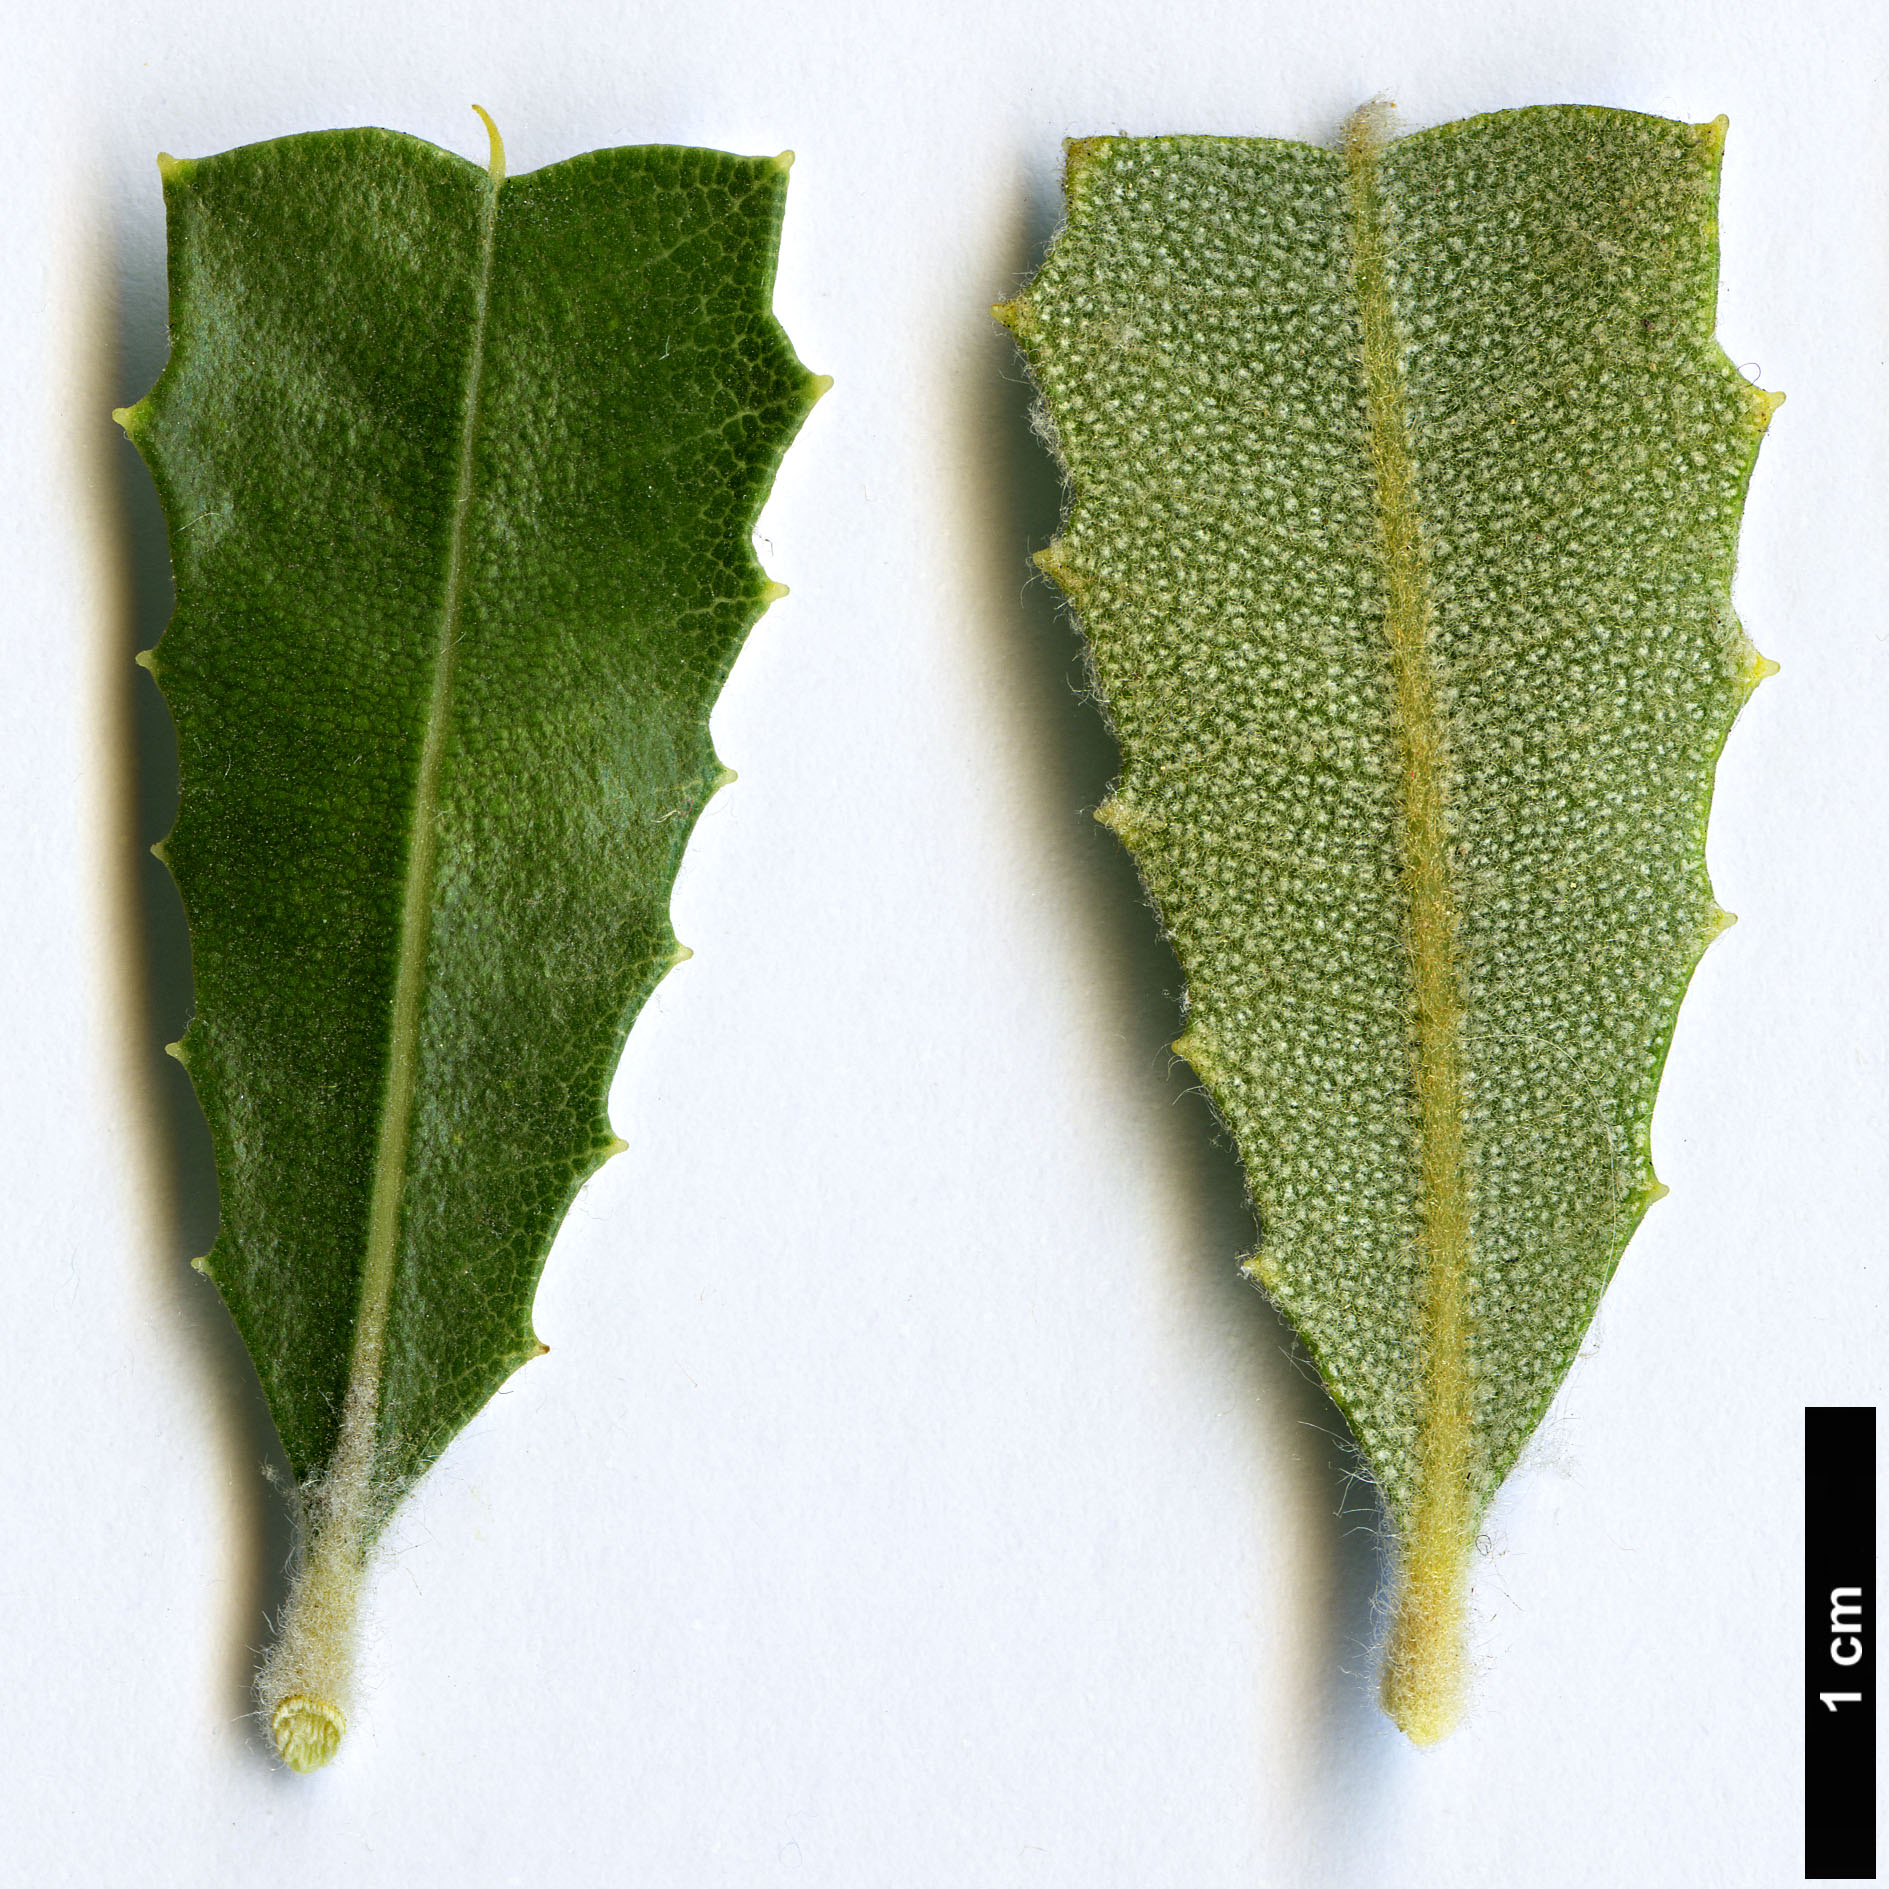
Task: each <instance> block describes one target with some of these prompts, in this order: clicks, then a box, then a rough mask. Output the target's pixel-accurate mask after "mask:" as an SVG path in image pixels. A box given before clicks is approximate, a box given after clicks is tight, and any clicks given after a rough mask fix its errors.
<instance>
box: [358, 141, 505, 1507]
mask: <svg viewBox="0 0 1889 1889" xmlns="http://www.w3.org/2000/svg"><path fill="white" fill-rule="evenodd" d="M495 149H496V144H495ZM497 162H498V160H497V159H496V158H495V162H494V170H493V171H492V172H489V173H488V175H487V181H486V188H485V204H484V211H483V215H482V218H481V224H480V233H479V240H480V255H479V274H478V281H477V285H476V289H475V294H474V302H473V319H472V336H471V342H470V346H469V348H468V355H467V363H466V381H465V391H464V394H463V396H462V399H461V407H460V438H459V464H458V467H457V470H456V472H455V475H454V489H453V510H452V523H451V526H450V528H449V531H448V536H447V552H446V581H445V586H444V591H443V594H442V597H441V601H440V615H439V637H438V641H437V643H436V645H435V647H434V653H433V679H432V688H431V691H430V694H429V697H428V701H427V710H426V735H425V739H424V742H423V744H422V747H421V750H420V770H419V776H418V779H417V781H416V782H415V785H414V794H413V812H412V822H411V840H410V844H409V848H408V853H407V871H406V879H405V883H404V885H403V887H402V890H401V905H400V960H399V967H398V970H397V973H396V976H395V981H394V1001H393V1027H392V1031H391V1034H390V1038H389V1043H388V1052H387V1081H386V1086H385V1089H384V1092H383V1093H384V1097H385V1099H384V1102H383V1104H382V1110H381V1121H380V1139H379V1146H378V1148H377V1149H376V1152H375V1157H374V1187H373V1194H372V1198H371V1203H370V1206H369V1210H368V1226H367V1245H366V1249H365V1252H364V1255H363V1263H362V1269H361V1290H360V1297H359V1299H358V1301H357V1307H356V1311H355V1319H354V1341H353V1345H352V1347H351V1349H350V1352H349V1358H348V1386H347V1396H346V1403H345V1405H344V1414H343V1421H342V1434H341V1438H340V1442H339V1446H338V1448H337V1450H336V1458H337V1463H336V1467H337V1470H341V1471H343V1476H342V1479H343V1480H346V1479H347V1475H346V1472H347V1471H352V1472H354V1474H356V1475H358V1476H360V1477H361V1478H362V1486H361V1488H360V1494H361V1495H362V1496H364V1497H365V1496H367V1495H368V1494H369V1491H368V1490H367V1488H366V1486H365V1481H366V1478H367V1476H368V1473H369V1472H370V1470H371V1459H372V1454H373V1438H374V1433H375V1430H376V1428H377V1427H378V1419H379V1408H378V1406H379V1401H380V1380H381V1372H382V1364H383V1359H384V1350H385V1341H386V1332H387V1314H388V1308H389V1306H390V1304H391V1301H392V1295H393V1278H394V1266H395V1262H396V1260H397V1259H398V1256H399V1241H400V1221H401V1211H400V1210H401V1200H402V1196H403V1194H404V1193H405V1191H406V1178H407V1154H408V1150H409V1148H410V1146H411V1142H412V1133H413V1110H414V1100H415V1095H416V1093H417V1089H418V1081H419V1060H420V1057H419V1038H420V1013H421V1004H422V997H423V994H424V989H425V982H426V961H427V954H428V950H429V947H430V945H431V941H432V930H433V879H434V868H435V865H436V862H437V858H438V851H439V835H438V812H439V777H440V769H441V765H442V762H443V758H444V755H445V748H446V729H447V723H448V721H449V719H450V714H451V708H452V691H453V672H454V668H455V658H456V654H457V648H458V641H459V621H460V610H461V604H462V602H463V599H464V595H465V583H466V552H465V541H466V519H467V515H468V513H469V511H470V509H471V502H472V468H473V453H474V443H475V440H476V438H477V434H478V424H479V397H480V392H481V389H482V384H483V381H484V376H485V330H486V313H487V309H488V307H489V305H490V301H491V288H492V258H493V252H494V249H495V239H496V236H497V230H498V203H499V192H500V191H501V190H502V188H503V187H504V178H503V174H502V172H499V171H498V170H497Z"/></svg>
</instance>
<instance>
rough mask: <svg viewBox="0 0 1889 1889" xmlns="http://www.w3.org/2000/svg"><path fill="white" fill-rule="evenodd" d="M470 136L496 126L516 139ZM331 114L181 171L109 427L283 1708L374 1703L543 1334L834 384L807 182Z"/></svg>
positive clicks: (221, 1282)
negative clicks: (359, 1692) (496, 1400)
mask: <svg viewBox="0 0 1889 1889" xmlns="http://www.w3.org/2000/svg"><path fill="white" fill-rule="evenodd" d="M488 125H489V120H488ZM492 147H493V159H492V163H491V164H490V166H489V167H487V168H483V169H482V168H480V167H479V166H476V165H473V164H470V163H468V162H466V161H465V160H464V159H462V158H459V157H457V156H454V155H452V154H451V153H448V152H446V151H442V150H439V149H437V148H436V147H434V146H432V145H428V144H425V143H423V142H421V141H419V140H417V139H414V138H408V137H402V136H399V135H397V134H394V133H390V132H385V131H375V130H364V131H346V132H323V133H317V134H313V135H309V136H302V137H291V138H284V139H281V140H278V141H276V142H273V143H268V144H261V145H253V146H248V147H245V148H243V149H240V150H235V151H229V152H226V153H224V154H222V155H221V156H218V157H213V158H208V159H204V160H201V161H197V162H178V161H175V160H171V159H166V160H163V171H164V188H165V199H166V205H167V210H168V215H169V224H170V289H171V331H172V350H171V357H170V361H169V363H168V365H167V366H166V368H165V370H164V372H163V374H162V376H161V377H160V379H159V381H158V383H157V385H156V387H155V388H154V389H153V390H152V392H151V393H150V394H149V395H148V396H147V397H146V398H145V400H143V401H142V402H141V403H140V404H139V405H138V406H137V407H136V408H134V409H132V410H131V411H130V412H129V413H128V414H126V415H123V416H121V417H122V418H123V419H124V420H125V423H126V425H127V428H128V430H129V431H130V433H131V435H132V437H133V439H134V440H135V441H136V442H137V444H138V446H139V449H140V450H141V451H142V452H143V454H144V456H145V458H146V460H147V461H148V463H149V464H150V467H151V470H152V473H153V475H154V477H155V479H156V482H157V485H158V490H159V493H160V496H161V498H162V500H163V504H164V508H165V513H166V517H167V519H168V521H169V525H170V533H171V546H172V559H173V564H174V568H175V572H176V580H177V609H176V614H175V616H174V618H173V620H172V623H171V626H170V628H169V630H168V631H167V632H166V634H165V636H164V639H163V641H162V644H161V645H160V647H159V649H158V651H157V652H156V654H155V656H154V658H152V659H149V660H150V661H151V666H152V667H153V669H154V671H155V673H156V675H157V677H158V680H159V683H160V686H161V687H162V689H163V691H164V695H165V698H166V700H167V702H168V703H169V705H170V708H171V712H172V714H173V716H174V717H175V719H176V723H177V729H178V740H179V750H180V767H181V774H182V798H181V803H180V808H179V813H178V817H177V823H176V827H175V830H174V832H173V833H172V835H171V837H170V839H169V840H168V841H167V842H166V846H165V849H164V851H165V857H166V858H167V860H168V862H169V864H170V865H171V868H172V870H173V872H174V873H175V875H176V877H177V881H178V885H179V887H180V889H181V891H182V894H183V899H184V904H185V909H186V912H187V914H188V917H189V920H190V928H191V948H192V955H193V962H194V968H195V976H196V990H197V1010H196V1016H195V1019H194V1021H193V1022H192V1024H191V1026H190V1029H189V1031H188V1033H187V1035H186V1037H185V1039H184V1042H183V1044H182V1046H181V1051H180V1053H181V1054H182V1056H183V1058H184V1060H185V1061H186V1063H187V1065H188V1067H189V1069H190V1072H191V1075H192V1078H193V1080H194V1082H195V1084H196V1087H197V1092H198V1095H199V1097H200V1099H201V1100H202V1103H203V1107H204V1110H205V1113H206V1115H207V1116H208V1118H209V1122H210V1127H211V1133H212V1138H213V1141H214V1144H215V1149H216V1159H217V1177H218V1183H219V1187H220V1191H221V1199H222V1226H221V1231H220V1233H219V1236H218V1239H217V1242H216V1245H215V1248H214V1249H213V1251H212V1252H211V1253H210V1255H209V1256H208V1258H207V1259H206V1260H205V1261H203V1262H201V1263H202V1265H203V1267H204V1269H205V1270H206V1271H207V1272H208V1273H209V1274H210V1276H211V1278H212V1279H214V1280H215V1282H216V1285H217V1287H218V1289H219V1291H220V1292H221V1293H222V1295H223V1298H224V1300H225V1301H226V1303H227V1304H228V1305H229V1308H230V1310H231V1312H232V1313H233V1314H234V1316H235V1319H236V1322H237V1324H238V1326H239V1328H240V1329H241V1331H242V1334H243V1337H244V1339H245V1341H246V1343H247V1344H248V1347H249V1350H250V1352H251V1355H252V1356H253V1357H254V1359H255V1361H256V1367H257V1370H258V1371H259V1373H260V1374H261V1377H262V1382H263V1387H264V1390H265V1392H266V1393H267V1396H268V1400H269V1405H270V1409H271V1411H272V1413H273V1414H274V1417H275V1420H276V1423H277V1426H278V1428H279V1430H280V1432H281V1435H282V1440H283V1444H284V1446H285V1448H286V1450H287V1453H288V1456H289V1460H290V1463H291V1465H292V1466H293V1468H294V1472H295V1475H296V1477H297V1480H298V1483H299V1485H300V1491H301V1496H302V1501H303V1506H304V1510H305V1519H306V1525H307V1540H306V1547H305V1553H304V1557H303V1560H302V1564H301V1568H300V1571H299V1573H298V1575H297V1577H296V1583H295V1587H294V1590H293V1592H292V1596H291V1603H290V1608H289V1617H288V1619H287V1621H286V1623H285V1625H284V1627H283V1629H282V1632H281V1634H280V1635H279V1638H278V1642H277V1646H276V1649H275V1652H274V1653H273V1654H272V1656H271V1660H270V1663H269V1665H268V1667H267V1668H266V1669H265V1673H264V1681H263V1691H264V1702H265V1705H266V1707H267V1708H268V1709H269V1711H270V1712H271V1714H272V1717H273V1720H274V1724H275V1729H276V1733H277V1738H278V1743H279V1744H280V1745H281V1747H282V1750H283V1752H284V1755H285V1756H286V1757H287V1758H288V1759H289V1761H290V1762H291V1763H293V1764H295V1765H296V1766H297V1767H298V1768H308V1767H310V1766H312V1765H313V1764H317V1763H321V1762H325V1760H326V1758H327V1756H329V1755H330V1754H331V1753H332V1751H333V1748H334V1744H335V1741H336V1739H338V1737H339V1735H340V1731H341V1728H342V1726H343V1725H344V1724H345V1716H346V1697H347V1687H348V1672H349V1664H350V1660H351V1650H350V1642H351V1635H352V1619H353V1613H354V1607H355V1601H356V1596H357V1593H358V1588H359V1584H360V1579H361V1571H362V1568H363V1565H364V1559H365V1556H366V1554H367V1552H368V1550H369V1548H370V1546H371V1544H372V1542H373V1540H374V1538H375V1536H376V1534H377V1533H378V1532H379V1530H380V1528H381V1527H382V1525H383V1524H384V1522H385V1520H386V1518H387V1516H388V1514H389V1513H390V1512H391V1510H392V1508H393V1507H394V1505H395V1504H396V1503H397V1502H398V1501H399V1499H400V1497H401V1496H402V1494H403V1493H404V1492H405V1491H406V1490H407V1489H408V1488H409V1487H410V1486H411V1484H412V1482H413V1480H414V1479H415V1477H417V1476H418V1475H419V1474H420V1473H421V1472H422V1471H423V1470H424V1469H425V1468H426V1466H427V1465H428V1464H429V1463H430V1462H431V1461H432V1460H433V1459H434V1458H435V1457H436V1456H437V1455H438V1454H439V1452H440V1450H441V1449H442V1448H443V1447H444V1446H445V1444H446V1443H447V1441H448V1440H449V1439H450V1438H451V1437H452V1436H453V1435H454V1434H455V1433H456V1432H457V1431H458V1430H459V1429H460V1428H461V1427H462V1426H463V1425H464V1424H465V1423H466V1422H467V1421H468V1420H469V1419H470V1418H471V1416H472V1415H473V1413H474V1412H475V1411H477V1410H478V1409H479V1408H480V1406H481V1405H483V1404H484V1403H485V1401H486V1400H487V1399H488V1398H489V1397H490V1396H491V1394H492V1393H493V1391H494V1390H495V1389H497V1387H498V1386H499V1385H500V1384H501V1383H502V1382H503V1381H504V1380H505V1378H506V1377H507V1376H509V1375H510V1373H511V1372H512V1371H514V1370H515V1369H517V1367H518V1366H519V1365H520V1364H521V1363H523V1362H525V1361H526V1360H527V1359H528V1358H530V1357H532V1356H534V1355H535V1354H536V1353H537V1352H538V1351H540V1350H541V1349H542V1347H541V1346H540V1345H539V1343H538V1341H537V1339H536V1336H535V1334H534V1333H533V1330H532V1326H531V1301H532V1296H533V1292H534V1289H535V1286H536V1282H537V1278H538V1274H539V1271H540V1269H541V1267H542V1265H543V1263H544V1258H545V1255H546V1252H547V1250H548V1248H549V1246H550V1242H551V1239H552V1236H553V1234H554V1232H555V1231H556V1228H557V1226H558V1223H559V1222H560V1220H561V1219H562V1217H563V1215H564V1212H565V1210H566V1209H567V1207H568V1206H569V1204H570V1202H571V1199H572V1197H573V1195H574V1194H575V1192H576V1190H577V1189H578V1188H579V1187H580V1186H581V1185H582V1183H583V1182H584V1180H585V1179H586V1178H587V1177H588V1176H589V1175H590V1174H591V1173H592V1172H593V1171H594V1170H595V1168H596V1167H597V1166H598V1164H599V1163H600V1162H601V1161H603V1160H604V1159H605V1158H606V1157H607V1156H608V1155H609V1154H610V1153H611V1152H613V1151H614V1150H615V1148H616V1147H618V1146H620V1144H619V1143H617V1142H616V1141H615V1140H614V1137H613V1136H612V1134H611V1131H610V1127H609V1123H608V1120H607V1119H606V1114H605V1098H606V1093H607V1088H608V1084H609V1080H610V1077H611V1074H612V1071H613V1070H614V1068H615V1065H616V1062H617V1059H618V1056H619V1054H620V1051H621V1048H622V1044H623V1039H624V1035H625V1032H626V1031H627V1029H628V1027H629V1025H630V1022H631V1021H632V1019H633V1018H634V1016H635V1015H636V1012H637V1010H638V1008H639V1007H640V1006H641V1004H642V1002H643V1000H644V999H645V998H646V997H647V995H648V994H649V992H650V990H651V989H653V987H654V986H655V984H656V983H657V981H658V980H659V979H660V978H661V977H662V976H663V975H664V974H665V972H666V971H667V970H668V969H669V968H670V967H671V966H672V965H673V964H674V963H676V962H677V961H678V959H679V957H681V956H685V955H686V953H684V952H682V951H681V950H680V948H679V947H678V945H677V943H676V940H675V937H674V934H673V933H672V931H671V929H670V924H669V916H668V911H669V892H670V887H671V884H672V882H673V879H674V876H675V871H676V867H677V865H678V863H679V861H680V857H681V853H682V849H683V847H684V845H685V844H686V842H687V838H688V835H689V831H690V829H691V827H692V825H693V823H694V821H695V818H696V816H697V814H698V813H699V812H700V810H701V807H702V805H703V804H704V802H705V801H706V800H707V798H708V797H709V795H710V794H712V793H713V792H714V791H715V789H716V787H717V786H718V785H720V784H721V782H722V780H723V779H725V778H726V776H725V774H724V771H723V770H722V768H721V767H720V764H719V763H718V761H717V760H716V757H715V755H714V753H713V751H712V748H711V746H710V742H709V737H708V714H709V710H710V708H711V706H712V704H713V702H714V699H715V696H716V694H717V693H718V691H719V689H720V687H721V684H722V681H723V679H724V678H725V676H726V675H727V672H728V670H729V667H730V665H731V664H732V663H733V661H734V658H735V656H736V654H737V652H738V651H739V649H740V646H741V642H742V639H743V637H744V636H745V634H746V632H747V630H748V629H749V627H750V626H751V625H752V624H753V622H754V620H755V619H756V618H757V617H758V616H759V614H760V613H761V611H762V610H763V609H764V608H765V607H766V605H767V604H768V603H769V602H770V601H771V600H772V598H773V597H774V596H776V595H778V594H780V591H779V586H777V585H773V584H771V583H770V582H769V580H768V578H767V577H766V575H765V574H764V573H763V572H762V570H761V569H760V567H759V565H758V563H757V562H756V560H755V556H754V552H753V548H752V544H751V537H750V534H751V532H752V529H753V526H754V524H755V521H756V518H757V516H758V513H759V510H760V507H761V504H762V502H763V500H764V498H765V496H766V493H767V490H768V487H769V484H770V483H771V480H772V477H773V473H774V470H775V468H776V466H777V465H778V463H779V460H780V457H781V454H782V453H783V451H784V450H785V448H786V446H787V444H788V442H789V441H790V440H791V438H792V437H793V434H794V432H795V431H796V429H797V428H798V427H799V425H800V422H801V420H802V419H803V417H804V416H805V414H806V412H807V410H808V408H809V407H810V406H811V404H812V402H813V400H814V399H815V398H816V397H817V396H818V394H819V393H820V392H821V391H822V390H823V386H824V383H823V382H821V381H818V380H816V379H815V378H813V377H812V376H810V375H809V374H808V373H807V372H806V370H805V369H804V368H803V367H801V365H800V364H799V362H798V361H797V360H796V359H795V358H794V355H793V352H792V350H791V348H790V347H789V346H788V343H787V341H786V338H785V337H784V336H783V334H782V333H781V331H780V328H779V326H778V324H777V323H776V321H775V320H774V317H773V314H772V312H771V309H770V297H771V293H772V286H773V275H774V256H775V248H776V242H777V238H778V233H779V227H780V218H781V212H782V207H783V202H784V195H785V188H786V169H787V161H786V160H785V159H772V158H742V157H731V156H728V155H725V154H723V153H720V152H714V151H703V150H685V149H677V148H671V147H663V146H652V147H644V148H628V149H621V150H608V151H597V152H592V153H590V154H589V155H588V156H585V157H580V158H576V159H573V160H571V161H569V162H567V163H562V164H555V165H552V166H550V167H548V168H547V169H544V170H540V171H536V172H533V173H531V174H529V175H526V176H521V177H512V178H508V177H506V175H505V172H504V163H503V152H502V148H501V147H500V145H499V143H498V138H497V133H496V131H494V132H493V134H492Z"/></svg>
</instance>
